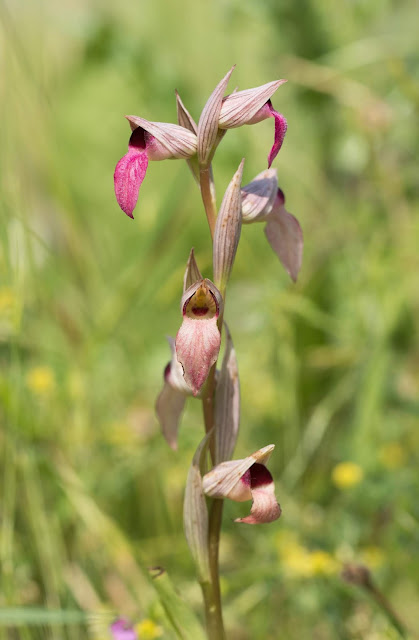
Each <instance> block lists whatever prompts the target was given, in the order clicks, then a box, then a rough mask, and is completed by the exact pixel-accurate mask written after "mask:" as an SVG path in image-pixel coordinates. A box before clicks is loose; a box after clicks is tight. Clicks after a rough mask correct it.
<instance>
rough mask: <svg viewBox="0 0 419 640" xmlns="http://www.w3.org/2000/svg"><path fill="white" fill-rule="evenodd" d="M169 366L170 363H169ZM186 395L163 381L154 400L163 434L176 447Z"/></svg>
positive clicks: (169, 443) (173, 447)
mask: <svg viewBox="0 0 419 640" xmlns="http://www.w3.org/2000/svg"><path fill="white" fill-rule="evenodd" d="M169 366H170V365H169ZM185 401H186V395H185V394H184V393H181V392H180V391H177V390H176V389H174V388H173V387H171V386H170V384H169V383H168V382H165V383H164V386H163V389H162V390H161V392H160V394H159V397H158V398H157V401H156V413H157V417H158V419H159V422H160V425H161V429H162V433H163V436H164V437H165V439H166V441H167V443H168V445H169V447H171V448H172V449H173V450H176V449H177V434H178V430H179V421H180V417H181V415H182V411H183V409H184V406H185Z"/></svg>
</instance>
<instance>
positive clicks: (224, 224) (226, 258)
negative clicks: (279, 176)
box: [213, 159, 244, 291]
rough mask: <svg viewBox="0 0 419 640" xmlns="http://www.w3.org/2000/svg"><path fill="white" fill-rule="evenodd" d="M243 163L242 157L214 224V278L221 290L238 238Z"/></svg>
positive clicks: (231, 264) (227, 277) (240, 221)
mask: <svg viewBox="0 0 419 640" xmlns="http://www.w3.org/2000/svg"><path fill="white" fill-rule="evenodd" d="M243 165H244V159H243V160H242V161H241V163H240V166H239V168H238V169H237V171H236V173H235V174H234V176H233V178H232V180H231V182H230V184H229V185H228V187H227V190H226V192H225V194H224V198H223V201H222V203H221V208H220V213H219V214H218V216H217V222H216V224H215V232H214V249H213V266H214V280H215V282H216V283H217V286H218V287H219V288H220V289H221V291H224V289H225V286H226V284H227V281H228V279H229V277H230V273H231V270H232V268H233V263H234V258H235V256H236V251H237V246H238V244H239V239H240V233H241V226H242V216H241V191H240V185H241V179H242V175H243Z"/></svg>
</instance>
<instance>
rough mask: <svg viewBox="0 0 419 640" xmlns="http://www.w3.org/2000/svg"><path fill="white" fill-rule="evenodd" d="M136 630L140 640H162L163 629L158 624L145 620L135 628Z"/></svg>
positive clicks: (148, 619)
mask: <svg viewBox="0 0 419 640" xmlns="http://www.w3.org/2000/svg"><path fill="white" fill-rule="evenodd" d="M135 630H136V632H137V634H138V637H139V639H140V640H155V638H161V637H162V635H163V629H162V628H161V627H159V625H158V624H156V623H155V622H153V620H150V618H145V619H144V620H142V621H141V622H139V623H138V624H137V625H136V626H135Z"/></svg>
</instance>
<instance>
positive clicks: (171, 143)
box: [125, 116, 197, 160]
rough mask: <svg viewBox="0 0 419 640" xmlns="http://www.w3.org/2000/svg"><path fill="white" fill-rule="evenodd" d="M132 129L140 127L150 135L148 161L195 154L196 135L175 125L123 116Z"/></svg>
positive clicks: (186, 156)
mask: <svg viewBox="0 0 419 640" xmlns="http://www.w3.org/2000/svg"><path fill="white" fill-rule="evenodd" d="M125 117H126V118H127V120H128V121H129V123H130V125H131V128H132V127H141V129H144V131H147V133H149V134H150V137H149V138H148V139H147V155H148V158H149V160H166V159H167V158H189V157H191V156H193V155H194V154H195V153H196V145H197V139H196V135H195V134H194V133H192V131H189V130H188V129H185V128H184V127H180V126H179V125H177V124H171V123H167V122H150V121H149V120H145V119H144V118H140V117H138V116H125Z"/></svg>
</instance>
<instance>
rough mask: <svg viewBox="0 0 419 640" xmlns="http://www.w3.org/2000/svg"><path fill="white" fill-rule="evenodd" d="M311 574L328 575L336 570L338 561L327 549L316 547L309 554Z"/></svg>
mask: <svg viewBox="0 0 419 640" xmlns="http://www.w3.org/2000/svg"><path fill="white" fill-rule="evenodd" d="M309 561H310V566H311V573H312V575H323V576H330V575H332V574H333V573H336V572H337V570H338V563H337V562H336V560H335V559H334V557H333V556H332V555H331V554H330V553H328V552H327V551H323V550H322V549H316V550H315V551H311V553H310V554H309Z"/></svg>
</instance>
